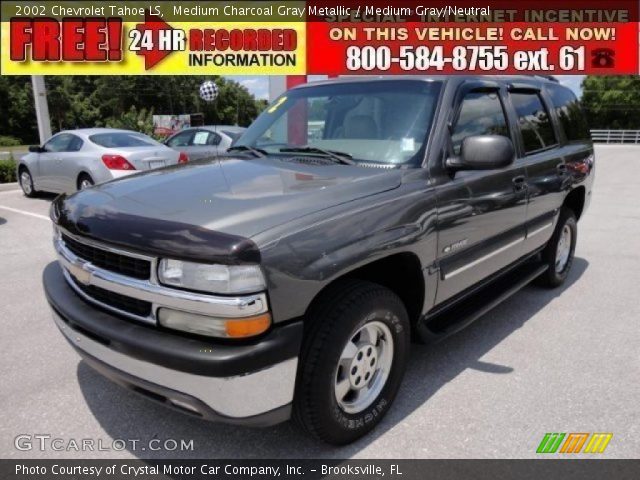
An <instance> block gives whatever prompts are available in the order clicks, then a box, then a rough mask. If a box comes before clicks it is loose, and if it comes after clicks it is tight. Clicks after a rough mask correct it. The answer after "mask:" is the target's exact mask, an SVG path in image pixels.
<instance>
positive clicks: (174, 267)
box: [158, 258, 266, 294]
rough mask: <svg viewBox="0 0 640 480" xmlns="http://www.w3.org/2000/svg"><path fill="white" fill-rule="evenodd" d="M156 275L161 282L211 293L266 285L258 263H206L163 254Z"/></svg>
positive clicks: (241, 291)
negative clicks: (173, 258) (172, 257)
mask: <svg viewBox="0 0 640 480" xmlns="http://www.w3.org/2000/svg"><path fill="white" fill-rule="evenodd" d="M158 278H159V279H160V282H161V283H162V284H164V285H168V286H171V287H179V288H187V289H189V290H198V291H201V292H210V293H229V294H236V293H252V292H259V291H261V290H264V289H265V287H266V284H265V281H264V276H263V275H262V270H260V267H259V266H258V265H207V264H204V263H194V262H183V261H181V260H172V259H169V258H163V259H162V260H161V261H160V265H159V267H158Z"/></svg>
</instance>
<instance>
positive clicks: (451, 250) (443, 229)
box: [437, 166, 526, 303]
mask: <svg viewBox="0 0 640 480" xmlns="http://www.w3.org/2000/svg"><path fill="white" fill-rule="evenodd" d="M524 174H525V170H524V168H522V167H520V166H514V167H511V168H507V169H504V170H501V171H498V172H496V171H489V172H460V173H458V174H457V175H456V178H455V179H454V181H452V182H451V183H450V184H448V185H444V186H441V187H439V192H438V229H439V239H438V249H439V251H438V254H439V256H440V284H439V286H438V295H437V302H438V303H439V302H442V301H444V300H446V299H448V298H450V297H452V296H453V295H455V294H457V293H459V292H461V291H462V290H464V289H466V288H468V287H470V286H472V285H473V284H475V283H477V282H479V281H480V280H482V279H484V278H486V277H488V276H490V275H491V274H493V273H495V272H496V271H498V270H500V269H501V268H503V267H506V266H507V265H509V264H510V263H513V262H514V261H516V260H517V259H518V258H520V257H521V256H522V254H523V252H522V242H523V240H524V236H525V228H524V219H525V215H526V189H522V188H520V187H518V186H517V185H514V182H513V179H514V178H517V177H522V176H524Z"/></svg>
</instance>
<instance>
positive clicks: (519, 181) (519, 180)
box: [511, 175, 527, 192]
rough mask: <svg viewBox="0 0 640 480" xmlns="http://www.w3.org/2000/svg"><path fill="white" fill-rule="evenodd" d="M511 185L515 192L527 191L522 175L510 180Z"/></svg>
mask: <svg viewBox="0 0 640 480" xmlns="http://www.w3.org/2000/svg"><path fill="white" fill-rule="evenodd" d="M511 182H512V183H513V189H514V190H515V191H516V192H521V191H523V190H526V189H527V178H526V177H525V176H524V175H518V176H517V177H514V178H512V179H511Z"/></svg>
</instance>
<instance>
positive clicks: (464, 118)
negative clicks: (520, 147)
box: [451, 92, 509, 155]
mask: <svg viewBox="0 0 640 480" xmlns="http://www.w3.org/2000/svg"><path fill="white" fill-rule="evenodd" d="M475 135H502V136H504V137H509V128H508V127H507V119H506V117H505V114H504V109H503V108H502V102H501V101H500V97H499V96H498V93H497V92H470V93H468V94H466V95H465V97H464V99H463V100H462V105H461V107H460V115H459V116H458V121H457V122H456V126H455V127H454V129H453V132H452V133H451V143H452V145H453V152H454V154H455V155H459V154H460V149H461V147H462V141H463V140H464V139H465V138H467V137H471V136H475Z"/></svg>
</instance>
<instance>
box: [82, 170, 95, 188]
mask: <svg viewBox="0 0 640 480" xmlns="http://www.w3.org/2000/svg"><path fill="white" fill-rule="evenodd" d="M95 184H96V183H95V182H94V181H93V179H92V178H91V177H90V176H89V175H87V174H86V173H81V174H80V176H79V177H78V190H84V189H85V188H90V187H93V186H94V185H95Z"/></svg>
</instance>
